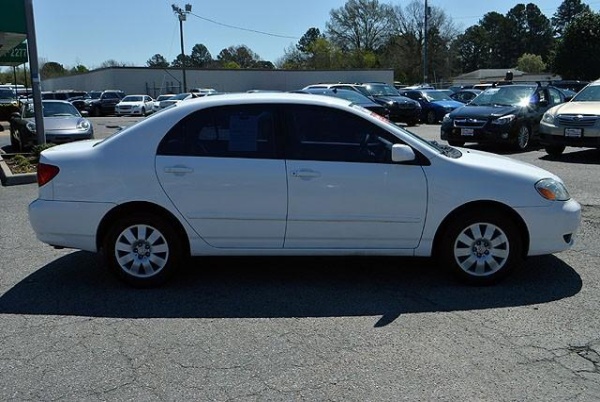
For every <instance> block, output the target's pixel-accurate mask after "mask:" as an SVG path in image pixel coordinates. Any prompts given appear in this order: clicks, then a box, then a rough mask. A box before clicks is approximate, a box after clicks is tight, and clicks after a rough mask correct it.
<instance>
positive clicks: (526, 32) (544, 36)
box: [506, 3, 554, 67]
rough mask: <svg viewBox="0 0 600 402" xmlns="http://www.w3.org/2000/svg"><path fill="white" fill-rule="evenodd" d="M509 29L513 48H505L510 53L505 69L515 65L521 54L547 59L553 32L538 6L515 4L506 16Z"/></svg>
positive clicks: (552, 40) (551, 44)
mask: <svg viewBox="0 0 600 402" xmlns="http://www.w3.org/2000/svg"><path fill="white" fill-rule="evenodd" d="M506 18H507V20H508V23H509V27H510V29H511V31H510V32H509V33H510V36H511V41H510V42H509V43H511V42H512V44H513V46H512V47H510V46H509V47H507V49H506V50H507V52H510V58H508V60H507V62H508V64H506V66H507V67H509V66H512V65H514V64H515V63H516V61H517V59H518V57H519V56H520V55H522V54H523V53H532V54H537V55H540V56H542V58H543V59H547V58H548V55H549V53H550V50H551V48H552V46H553V42H554V39H553V31H552V25H551V23H550V20H549V19H548V18H546V16H545V15H544V14H542V12H541V11H540V9H539V8H538V6H536V5H535V4H532V3H529V4H527V5H526V6H525V5H523V4H517V5H516V6H515V7H513V8H512V9H510V10H509V11H508V13H507V14H506Z"/></svg>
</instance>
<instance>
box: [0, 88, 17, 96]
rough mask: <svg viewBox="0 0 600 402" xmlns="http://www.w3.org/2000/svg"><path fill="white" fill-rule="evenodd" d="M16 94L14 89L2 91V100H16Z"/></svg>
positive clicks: (0, 93) (0, 92)
mask: <svg viewBox="0 0 600 402" xmlns="http://www.w3.org/2000/svg"><path fill="white" fill-rule="evenodd" d="M14 97H15V93H14V92H13V90H12V89H3V88H2V89H0V99H14Z"/></svg>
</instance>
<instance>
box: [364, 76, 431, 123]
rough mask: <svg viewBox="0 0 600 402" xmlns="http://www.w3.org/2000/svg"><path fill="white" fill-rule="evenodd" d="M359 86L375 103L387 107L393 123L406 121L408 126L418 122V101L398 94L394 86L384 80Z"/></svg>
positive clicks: (419, 108) (419, 109) (419, 106)
mask: <svg viewBox="0 0 600 402" xmlns="http://www.w3.org/2000/svg"><path fill="white" fill-rule="evenodd" d="M360 86H361V87H363V88H365V89H366V90H367V92H368V93H369V95H371V96H372V97H373V99H374V100H375V101H376V102H377V103H379V104H381V105H384V106H385V107H387V108H388V109H389V111H390V120H391V121H393V122H394V123H406V124H407V125H409V126H414V125H416V124H418V123H419V118H420V116H421V105H419V102H415V101H414V100H412V99H409V98H407V97H405V96H402V95H400V93H399V92H398V90H397V89H396V88H395V87H394V86H392V85H390V84H386V83H384V82H363V83H362V84H361V85H360Z"/></svg>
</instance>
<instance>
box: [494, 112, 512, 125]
mask: <svg viewBox="0 0 600 402" xmlns="http://www.w3.org/2000/svg"><path fill="white" fill-rule="evenodd" d="M515 117H516V116H515V115H514V114H507V115H506V116H502V117H500V118H498V119H496V120H492V124H497V125H504V124H509V123H510V122H512V121H513V120H514V119H515Z"/></svg>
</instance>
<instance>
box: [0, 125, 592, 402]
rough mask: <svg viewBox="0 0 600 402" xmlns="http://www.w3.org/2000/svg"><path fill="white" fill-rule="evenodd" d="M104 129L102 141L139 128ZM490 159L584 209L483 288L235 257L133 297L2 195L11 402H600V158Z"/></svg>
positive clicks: (430, 269) (2, 368)
mask: <svg viewBox="0 0 600 402" xmlns="http://www.w3.org/2000/svg"><path fill="white" fill-rule="evenodd" d="M91 120H92V121H93V123H94V126H95V128H96V135H97V136H98V137H103V136H106V135H109V134H110V133H111V132H114V130H115V127H116V126H122V125H127V124H130V123H131V122H133V121H136V120H139V118H129V117H125V118H116V117H106V118H91ZM410 130H411V131H414V132H416V133H418V134H420V135H422V136H423V137H425V138H427V139H431V140H433V139H437V140H438V141H439V125H421V126H417V127H412V128H410ZM7 141H8V134H7V131H4V132H0V146H3V145H6V144H8V142H7ZM467 146H468V145H467ZM480 149H484V150H491V151H495V152H501V153H504V154H506V155H507V156H510V157H514V158H516V159H520V160H523V161H526V162H529V163H532V164H535V165H538V166H541V167H543V168H545V169H548V170H550V171H552V172H554V173H556V174H558V175H559V176H560V177H562V178H563V179H564V180H565V182H566V184H567V186H568V188H569V190H570V192H571V195H572V196H573V197H574V198H575V199H577V200H578V201H579V202H580V203H581V204H582V206H583V220H582V227H581V230H580V232H579V234H578V237H577V243H576V245H575V247H574V248H573V249H572V250H570V251H567V252H563V253H559V254H556V255H552V256H545V257H535V258H530V259H529V260H527V261H526V263H525V264H524V265H523V267H522V268H521V269H520V270H519V271H518V272H516V274H515V275H513V276H512V277H510V278H508V279H507V280H506V281H504V282H502V283H501V284H499V285H497V286H493V287H481V288H476V287H468V286H463V285H459V284H457V283H455V282H454V281H453V280H452V279H450V278H448V277H447V276H446V275H445V274H443V273H442V272H441V270H440V269H439V267H437V266H435V264H433V263H431V262H430V261H428V260H416V259H396V258H280V257H277V258H241V257H236V258H206V259H194V260H192V262H191V263H190V265H189V266H187V267H185V269H184V271H183V272H182V273H181V275H180V276H179V277H177V278H176V279H175V281H173V282H171V283H169V285H168V286H167V287H165V288H161V289H147V290H134V289H131V288H128V287H126V286H124V285H123V284H121V283H120V282H118V281H117V280H115V279H114V278H113V277H112V276H111V275H110V274H109V273H108V272H107V271H106V270H105V269H104V266H103V264H102V261H101V259H100V258H99V257H98V256H96V255H94V254H91V253H87V252H81V251H72V250H54V249H52V248H50V247H49V246H47V245H45V244H42V243H41V242H39V241H37V239H36V238H35V236H34V234H33V231H32V229H31V228H30V226H29V221H28V218H27V205H28V203H29V202H30V201H31V200H33V199H34V198H35V197H36V194H37V185H36V184H27V185H19V186H8V187H0V210H1V214H0V254H1V260H0V261H1V265H0V267H1V269H0V317H1V320H2V326H1V327H0V339H1V340H2V341H1V343H0V350H1V354H0V356H1V357H0V385H1V386H0V400H15V401H16V400H19V401H20V400H86V401H87V400H140V401H142V400H143V401H150V400H207V401H225V400H235V401H238V400H240V401H242V400H243V401H283V400H285V401H288V400H311V401H314V400H336V401H398V400H409V401H417V400H418V401H421V400H435V401H457V400H460V401H563V400H574V401H596V400H600V315H599V314H598V311H599V307H600V300H599V299H600V269H599V267H600V251H599V246H598V244H600V242H599V240H600V152H599V151H596V150H588V149H575V148H567V150H566V152H565V154H564V155H563V157H562V158H561V159H560V160H553V159H551V158H549V157H548V156H547V155H546V154H545V152H543V150H532V151H529V152H523V153H518V154H514V153H512V152H511V151H508V150H503V149H494V148H480ZM489 185H490V186H493V185H494V183H490V184H489Z"/></svg>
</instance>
